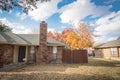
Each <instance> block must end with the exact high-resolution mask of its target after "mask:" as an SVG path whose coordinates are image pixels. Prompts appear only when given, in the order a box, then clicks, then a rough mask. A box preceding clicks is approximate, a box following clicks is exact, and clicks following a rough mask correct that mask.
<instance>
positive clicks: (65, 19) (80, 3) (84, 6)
mask: <svg viewBox="0 0 120 80" xmlns="http://www.w3.org/2000/svg"><path fill="white" fill-rule="evenodd" d="M110 8H111V6H96V5H95V4H94V3H91V2H90V0H77V1H75V2H73V3H71V4H68V5H66V6H63V7H62V8H61V9H60V10H59V13H60V14H61V15H60V18H61V21H62V23H69V24H70V23H72V24H76V23H77V22H79V21H81V20H83V19H85V17H87V16H89V15H91V17H93V18H94V17H98V16H102V15H106V14H108V13H110V12H109V9H110Z"/></svg>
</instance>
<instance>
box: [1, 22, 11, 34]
mask: <svg viewBox="0 0 120 80" xmlns="http://www.w3.org/2000/svg"><path fill="white" fill-rule="evenodd" d="M0 32H12V28H10V27H9V26H7V25H5V24H0Z"/></svg>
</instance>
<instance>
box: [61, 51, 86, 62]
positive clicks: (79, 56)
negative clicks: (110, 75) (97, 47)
mask: <svg viewBox="0 0 120 80" xmlns="http://www.w3.org/2000/svg"><path fill="white" fill-rule="evenodd" d="M62 62H63V63H88V57H87V50H69V49H64V50H63V53H62Z"/></svg>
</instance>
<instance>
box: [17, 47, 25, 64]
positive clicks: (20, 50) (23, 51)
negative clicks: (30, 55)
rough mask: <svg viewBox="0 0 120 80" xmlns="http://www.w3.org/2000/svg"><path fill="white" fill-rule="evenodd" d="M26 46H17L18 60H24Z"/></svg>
mask: <svg viewBox="0 0 120 80" xmlns="http://www.w3.org/2000/svg"><path fill="white" fill-rule="evenodd" d="M25 53H26V46H19V55H18V62H24V59H25Z"/></svg>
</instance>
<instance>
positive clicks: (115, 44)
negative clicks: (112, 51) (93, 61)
mask: <svg viewBox="0 0 120 80" xmlns="http://www.w3.org/2000/svg"><path fill="white" fill-rule="evenodd" d="M112 47H120V39H118V40H114V41H109V42H106V43H103V44H100V45H98V46H96V47H95V48H112Z"/></svg>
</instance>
